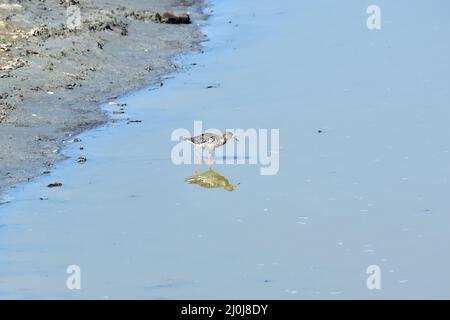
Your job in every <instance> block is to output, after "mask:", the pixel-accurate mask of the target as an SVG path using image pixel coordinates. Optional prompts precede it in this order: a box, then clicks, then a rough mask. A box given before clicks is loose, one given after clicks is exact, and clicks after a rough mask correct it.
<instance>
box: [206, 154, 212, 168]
mask: <svg viewBox="0 0 450 320" xmlns="http://www.w3.org/2000/svg"><path fill="white" fill-rule="evenodd" d="M207 163H208V166H209V167H211V165H212V164H213V160H212V156H211V152H209V153H208V162H207Z"/></svg>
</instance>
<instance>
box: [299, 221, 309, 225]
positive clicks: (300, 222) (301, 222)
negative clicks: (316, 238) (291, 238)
mask: <svg viewBox="0 0 450 320" xmlns="http://www.w3.org/2000/svg"><path fill="white" fill-rule="evenodd" d="M297 224H302V225H304V224H307V223H306V222H304V221H297Z"/></svg>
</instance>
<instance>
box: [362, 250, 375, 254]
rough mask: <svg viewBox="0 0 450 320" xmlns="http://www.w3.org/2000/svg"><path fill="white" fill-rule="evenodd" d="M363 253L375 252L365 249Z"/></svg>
mask: <svg viewBox="0 0 450 320" xmlns="http://www.w3.org/2000/svg"><path fill="white" fill-rule="evenodd" d="M363 252H365V253H372V252H375V250H373V249H365V250H363Z"/></svg>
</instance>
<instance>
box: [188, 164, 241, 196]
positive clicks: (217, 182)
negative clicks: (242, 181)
mask: <svg viewBox="0 0 450 320" xmlns="http://www.w3.org/2000/svg"><path fill="white" fill-rule="evenodd" d="M186 182H187V183H189V184H196V185H199V186H200V187H202V188H207V189H213V188H223V189H225V190H227V191H234V190H235V189H236V186H234V185H232V184H231V183H230V182H229V181H228V179H227V178H225V177H224V176H222V175H220V173H218V172H217V171H214V170H213V169H212V168H209V169H208V170H207V171H205V172H202V173H197V172H195V173H194V175H192V176H190V177H187V178H186Z"/></svg>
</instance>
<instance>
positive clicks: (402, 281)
mask: <svg viewBox="0 0 450 320" xmlns="http://www.w3.org/2000/svg"><path fill="white" fill-rule="evenodd" d="M407 282H408V280H406V279H404V280H398V283H407Z"/></svg>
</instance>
